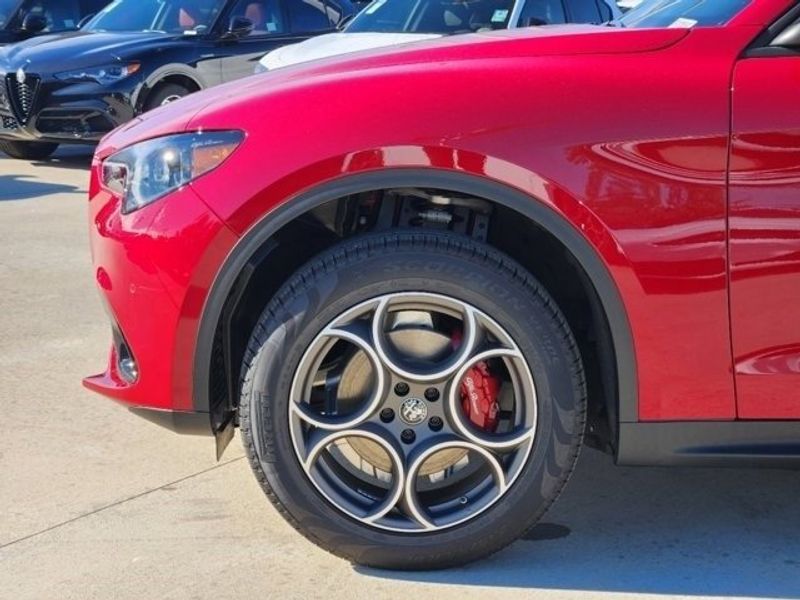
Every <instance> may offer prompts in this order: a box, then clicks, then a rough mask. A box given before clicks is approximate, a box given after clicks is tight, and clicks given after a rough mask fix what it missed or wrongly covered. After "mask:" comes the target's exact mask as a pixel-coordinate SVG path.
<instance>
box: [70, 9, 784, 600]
mask: <svg viewBox="0 0 800 600" xmlns="http://www.w3.org/2000/svg"><path fill="white" fill-rule="evenodd" d="M611 25H615V26H603V27H594V26H581V27H575V26H561V27H558V26H557V27H535V28H528V29H525V30H517V31H497V32H492V33H487V34H481V35H465V36H452V37H450V38H448V39H446V40H438V41H436V42H432V43H426V42H422V43H420V44H414V45H412V46H405V47H403V48H392V49H390V50H384V51H381V52H377V53H373V54H366V55H359V56H349V57H340V58H338V59H333V60H329V61H323V62H321V63H316V64H307V65H300V66H297V67H294V68H291V69H283V70H279V71H276V72H274V73H267V74H265V75H264V76H262V77H254V78H250V79H249V80H247V81H246V82H243V83H237V84H236V85H231V86H223V87H221V88H220V89H219V90H211V91H209V92H204V93H203V94H200V95H198V96H196V97H194V98H187V99H186V100H183V101H181V102H180V103H179V104H176V105H174V106H168V107H166V108H164V109H163V110H160V111H159V112H158V115H157V118H156V117H155V116H153V117H152V118H151V119H148V118H147V117H146V116H145V117H143V118H142V120H141V121H140V122H137V123H135V124H133V125H132V126H129V127H127V128H122V129H120V130H118V131H117V132H115V133H114V134H112V135H111V136H109V137H108V138H107V139H106V140H104V142H103V144H102V145H101V146H100V147H99V148H98V150H97V153H96V155H95V160H94V164H93V168H92V178H91V185H90V202H89V211H90V223H91V233H90V235H91V244H92V256H93V260H94V273H95V276H96V280H97V285H98V288H99V290H100V291H101V293H102V295H103V297H104V298H105V301H106V304H107V305H108V307H109V310H108V315H110V318H111V320H112V323H113V325H112V331H113V335H112V342H111V344H110V352H109V356H108V360H107V363H106V369H105V371H104V372H103V373H102V374H100V375H97V376H95V377H91V378H89V379H87V380H86V382H85V383H86V385H87V386H88V387H90V388H91V389H93V390H96V391H98V392H100V393H102V394H105V395H106V396H108V397H110V398H113V399H115V400H117V401H119V402H120V403H122V404H123V405H127V406H129V407H130V408H131V409H132V410H134V411H135V412H136V413H137V414H140V415H142V416H146V417H147V418H149V419H151V420H152V421H155V422H158V423H161V424H163V425H166V426H168V427H173V428H177V429H180V430H183V431H186V432H195V433H196V432H203V431H204V432H205V433H208V434H211V433H213V434H214V435H215V436H216V441H217V448H218V451H221V450H222V449H224V447H225V445H226V444H227V443H228V442H229V441H230V439H231V437H232V436H233V432H234V429H235V428H236V427H237V426H239V427H241V433H242V439H243V441H244V445H245V450H246V452H247V455H248V457H249V460H250V464H251V466H252V468H253V470H254V473H255V475H256V477H257V479H258V481H259V483H260V484H261V485H262V487H263V488H264V490H265V492H266V494H267V496H268V497H269V499H270V500H271V501H272V502H273V503H274V504H275V505H276V506H277V507H278V509H279V511H280V514H281V515H282V516H283V517H285V518H286V519H287V520H288V521H289V522H290V523H291V524H292V525H293V526H294V527H295V528H297V529H298V530H299V531H301V532H303V533H304V534H305V535H306V536H307V537H308V538H309V539H310V540H312V541H314V542H316V543H317V544H319V545H320V546H322V547H324V548H327V549H328V550H330V551H332V552H334V553H335V554H337V555H338V556H341V557H344V558H347V559H348V560H351V561H354V562H357V563H362V564H366V565H371V566H375V567H388V568H402V569H410V568H414V569H432V568H440V567H447V566H452V565H455V564H460V563H463V562H465V561H468V560H473V559H476V558H479V557H482V556H486V555H488V554H491V553H492V552H495V551H496V550H498V549H500V548H502V547H503V546H505V545H506V544H508V543H510V542H511V541H513V540H514V539H516V538H517V537H518V536H520V535H522V534H523V533H524V532H525V531H527V530H528V529H529V528H530V527H532V526H533V525H534V524H535V523H536V522H537V521H538V520H539V519H540V518H541V517H542V515H543V514H544V513H545V511H546V510H547V509H548V507H549V506H550V505H551V503H552V502H553V501H555V500H556V498H557V497H558V495H559V493H560V492H561V490H562V489H563V488H564V486H565V484H566V483H567V480H568V479H569V477H570V474H571V472H572V470H573V468H574V466H575V463H576V460H577V456H578V453H579V451H580V448H581V446H582V444H584V443H587V444H591V445H592V446H595V447H597V448H601V449H603V450H605V451H606V452H608V453H609V454H611V455H613V456H614V458H615V460H616V461H617V462H618V463H620V464H626V465H643V464H648V465H695V466H696V465H706V466H710V465H715V466H721V465H739V466H742V465H747V466H784V467H788V466H795V467H797V466H800V394H799V393H798V391H799V390H800V368H799V367H798V365H800V321H798V318H797V316H798V314H797V313H798V308H797V306H798V298H800V227H799V226H798V223H799V222H800V110H798V106H799V105H800V85H798V77H797V74H798V73H799V72H800V3H798V2H797V1H796V0H650V1H649V2H647V3H645V4H644V5H642V6H641V7H639V8H634V9H632V10H631V11H629V12H628V13H627V14H626V15H625V16H623V17H622V18H621V20H620V21H619V22H616V23H612V24H611ZM632 94H633V96H632ZM621 106H625V107H626V108H625V110H624V111H622V112H621V111H620V107H621ZM698 482H700V478H698ZM700 483H701V485H702V482H700ZM702 493H703V490H702V489H698V494H702ZM583 501H584V502H585V503H586V504H587V506H588V505H591V503H592V502H593V501H594V499H593V498H592V497H591V495H589V496H587V497H586V498H583ZM665 501H669V500H668V499H667V500H665ZM764 502H765V503H768V502H769V498H767V497H765V498H764ZM253 518H258V517H256V516H254V517H253ZM624 518H625V515H624V514H623V515H621V514H617V515H607V519H604V518H603V517H599V521H600V522H602V523H604V525H601V526H606V527H613V526H614V525H613V524H614V522H615V520H618V519H624ZM658 518H659V515H658V514H654V515H653V520H654V522H655V521H657V520H658ZM732 525H738V524H732ZM209 543H216V542H214V541H210V542H209ZM544 552H545V549H543V550H542V552H537V554H539V555H541V554H542V553H544ZM532 560H536V556H532ZM582 566H583V565H580V564H576V565H575V568H576V569H580V568H582ZM631 568H634V569H635V564H632V567H631ZM489 595H491V594H489Z"/></svg>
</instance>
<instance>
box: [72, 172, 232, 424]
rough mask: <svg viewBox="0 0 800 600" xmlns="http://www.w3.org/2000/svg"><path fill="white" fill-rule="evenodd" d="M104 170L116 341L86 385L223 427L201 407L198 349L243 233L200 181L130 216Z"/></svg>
mask: <svg viewBox="0 0 800 600" xmlns="http://www.w3.org/2000/svg"><path fill="white" fill-rule="evenodd" d="M98 175H99V162H98V161H97V160H95V163H94V164H93V166H92V182H91V186H90V203H89V222H90V241H91V249H92V260H93V265H94V272H95V280H96V283H97V285H98V287H99V289H100V293H101V295H102V297H103V299H104V303H105V305H106V307H107V309H108V313H109V316H110V319H111V322H112V332H113V335H112V338H113V341H112V344H111V349H110V352H109V358H108V363H107V366H106V369H105V371H104V372H103V373H101V374H98V375H95V376H93V377H88V378H86V379H85V380H84V385H85V386H86V387H87V388H89V389H91V390H93V391H95V392H98V393H100V394H103V395H104V396H107V397H109V398H112V399H113V400H115V401H117V402H120V403H121V404H123V405H125V406H127V407H128V408H130V409H131V410H133V411H134V412H136V413H137V414H139V415H141V416H144V417H146V418H148V420H150V421H153V422H156V423H158V424H160V425H164V426H166V427H169V428H170V429H173V430H177V431H180V432H182V433H205V434H211V433H214V432H212V430H211V422H210V417H209V415H208V414H207V413H205V414H203V413H197V412H196V411H195V409H194V405H193V404H194V403H193V390H192V372H193V358H194V350H195V345H196V339H197V331H198V327H199V319H200V316H201V313H202V309H203V306H204V303H205V299H206V296H207V294H208V290H209V288H210V286H211V284H212V282H213V278H214V276H215V275H216V271H217V269H218V267H219V264H221V263H222V261H223V260H224V257H225V256H226V255H227V253H228V251H229V250H230V248H232V247H233V245H234V244H235V243H236V241H237V240H238V238H237V237H236V236H235V235H234V234H233V233H232V232H231V231H230V230H229V229H228V228H227V227H226V226H225V225H224V224H223V223H222V222H221V221H220V220H219V219H218V218H217V217H216V216H215V215H214V214H213V213H212V212H211V211H210V210H209V209H208V207H207V206H206V204H205V203H204V202H203V201H202V200H201V199H200V198H199V196H198V195H197V194H196V192H195V191H194V190H193V189H192V187H191V185H189V186H186V187H184V188H182V189H181V190H179V191H176V192H174V193H173V194H170V195H169V196H168V197H166V198H163V199H161V200H159V201H158V202H155V203H154V204H152V205H150V206H147V207H145V208H143V209H141V210H139V211H136V212H133V213H131V214H127V215H124V214H122V212H121V210H120V202H121V201H120V199H119V198H117V197H115V196H114V195H112V194H110V193H109V192H107V191H106V190H104V189H102V188H101V187H100V186H99V184H98V181H99V179H98ZM154 223H156V224H157V227H152V225H153V224H154ZM125 360H132V361H133V368H132V366H131V363H130V362H128V363H126V362H124V361H125Z"/></svg>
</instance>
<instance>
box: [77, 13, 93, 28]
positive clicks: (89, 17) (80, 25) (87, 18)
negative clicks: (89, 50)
mask: <svg viewBox="0 0 800 600" xmlns="http://www.w3.org/2000/svg"><path fill="white" fill-rule="evenodd" d="M94 15H95V13H92V14H90V15H86V16H85V17H83V18H82V19H81V20H80V21H78V29H83V26H84V25H86V24H87V23H88V22H89V21H91V20H92V19H94Z"/></svg>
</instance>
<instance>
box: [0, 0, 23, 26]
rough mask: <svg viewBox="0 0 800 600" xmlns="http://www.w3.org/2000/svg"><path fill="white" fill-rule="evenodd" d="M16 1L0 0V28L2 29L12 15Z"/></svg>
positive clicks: (17, 0) (17, 1)
mask: <svg viewBox="0 0 800 600" xmlns="http://www.w3.org/2000/svg"><path fill="white" fill-rule="evenodd" d="M18 3H19V0H0V29H3V28H4V27H5V26H6V25H7V24H8V22H9V21H10V20H11V17H13V16H14V9H16V8H17V4H18Z"/></svg>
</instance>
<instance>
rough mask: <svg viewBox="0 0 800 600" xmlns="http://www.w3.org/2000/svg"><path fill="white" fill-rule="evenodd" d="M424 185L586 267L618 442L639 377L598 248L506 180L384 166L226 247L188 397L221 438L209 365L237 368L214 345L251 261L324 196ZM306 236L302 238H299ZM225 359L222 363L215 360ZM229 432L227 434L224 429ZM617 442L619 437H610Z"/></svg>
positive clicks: (334, 185) (269, 218) (285, 207)
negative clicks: (496, 214) (610, 372)
mask: <svg viewBox="0 0 800 600" xmlns="http://www.w3.org/2000/svg"><path fill="white" fill-rule="evenodd" d="M410 186H414V187H429V188H438V189H444V190H449V191H452V192H461V193H465V194H471V195H474V196H479V197H481V198H485V199H487V200H489V201H491V202H493V203H495V204H497V205H498V206H502V207H504V208H507V209H509V210H510V211H513V212H514V213H517V214H519V215H521V216H522V217H524V219H525V220H526V221H528V222H530V223H532V224H534V225H536V226H537V227H538V228H540V229H542V230H544V231H545V232H547V233H549V234H550V235H551V236H553V237H554V238H555V239H556V240H557V241H558V242H560V243H561V244H562V245H563V246H564V247H565V248H566V250H567V251H568V252H569V254H571V256H572V257H573V258H574V260H575V262H576V263H577V265H578V266H579V268H580V270H581V271H582V272H583V273H584V274H585V277H586V280H587V282H588V283H589V284H590V286H591V287H592V289H593V290H594V293H595V294H596V297H597V301H598V302H597V305H598V306H596V307H592V311H593V312H594V311H595V310H600V311H602V313H603V314H602V317H603V318H604V320H605V323H606V324H607V326H608V330H609V337H610V341H611V348H610V350H611V351H612V352H613V355H614V357H613V361H614V367H615V376H616V381H615V388H616V389H615V390H612V391H610V393H611V395H612V396H614V398H612V400H613V399H616V400H617V404H616V406H613V407H609V408H610V409H611V412H610V413H609V417H610V419H611V420H613V422H612V423H611V425H612V428H613V429H614V430H613V431H612V432H611V434H612V435H613V439H614V441H615V442H616V437H617V435H618V426H619V423H621V422H635V421H637V418H638V378H637V369H636V357H635V350H634V344H633V336H632V332H631V327H630V323H629V320H628V316H627V312H626V310H625V307H624V302H623V300H622V296H621V294H620V292H619V289H618V287H617V285H616V283H615V281H614V278H613V277H612V275H611V273H610V271H609V269H608V267H607V266H606V263H605V262H604V260H603V259H602V258H601V256H600V254H599V252H598V251H597V250H596V249H595V247H594V246H593V245H592V244H591V243H590V242H589V240H588V239H587V238H586V237H585V236H584V235H583V234H582V233H581V231H580V230H579V229H578V228H577V227H576V226H575V225H573V224H572V223H571V222H570V221H569V220H568V219H567V218H566V217H564V216H562V215H561V214H559V213H558V212H557V211H556V210H554V209H553V208H551V207H550V206H548V205H547V204H545V203H544V202H541V201H538V200H537V199H536V198H535V197H533V196H531V195H529V194H526V193H524V192H522V191H520V190H518V189H515V188H512V187H510V186H508V185H506V184H503V183H499V182H496V181H493V180H489V179H486V178H484V177H478V176H475V175H469V174H466V173H460V172H454V171H444V170H438V169H431V168H423V169H414V168H398V169H383V170H379V171H372V172H367V173H361V174H354V175H349V176H346V177H343V178H340V179H337V180H334V181H332V182H328V183H324V184H321V185H319V186H318V187H315V188H313V189H310V190H308V191H305V192H303V193H301V194H300V195H298V196H296V197H295V198H293V199H291V200H289V201H287V202H285V203H284V204H282V205H281V206H280V207H278V208H276V209H275V210H273V211H271V212H270V213H268V214H267V215H266V216H264V217H262V218H261V219H260V220H259V221H258V222H256V223H255V224H254V225H253V226H252V227H250V229H249V230H248V231H247V233H246V234H245V235H244V236H243V237H242V238H241V240H240V241H239V242H238V244H237V245H236V246H235V247H234V248H233V250H232V251H231V252H230V253H229V255H228V257H227V258H226V260H225V262H224V263H223V265H222V267H221V268H220V269H219V271H218V273H217V276H216V278H215V280H214V282H213V284H212V286H211V289H210V291H209V294H208V297H207V298H206V302H205V305H204V307H203V310H202V314H201V318H200V325H199V329H198V334H197V343H196V345H195V352H194V357H193V382H192V384H193V385H192V389H193V403H194V409H195V410H196V411H198V412H208V413H211V420H212V428H213V429H214V431H215V433H217V435H218V439H219V438H220V437H222V434H221V431H222V430H224V429H228V428H227V427H226V425H228V424H229V423H228V422H227V421H228V419H226V418H225V415H220V414H217V415H215V410H214V409H215V407H214V405H213V402H212V390H211V382H212V378H211V375H212V370H213V369H215V368H223V369H226V370H227V372H228V373H234V374H235V375H236V377H235V380H236V381H235V385H238V371H237V370H236V366H235V364H229V365H225V363H224V360H225V357H224V356H222V357H220V356H215V347H216V348H219V347H220V346H219V344H220V343H222V344H223V349H224V344H225V343H227V342H228V340H219V339H217V336H218V335H219V331H220V325H221V324H222V323H223V320H224V319H226V318H227V316H226V310H227V309H226V306H230V303H231V301H232V300H233V302H234V304H235V303H236V302H237V301H238V297H241V295H243V293H244V288H245V287H246V286H247V283H248V281H249V277H250V276H251V275H252V273H253V270H254V265H257V264H260V263H261V262H262V261H264V260H268V259H270V258H273V257H274V256H275V254H276V253H277V252H278V251H279V243H278V242H277V241H276V235H277V234H278V233H279V232H280V231H282V230H283V229H284V228H286V227H287V226H289V225H290V224H292V223H294V222H296V221H297V219H298V218H299V217H300V216H302V215H304V214H306V213H308V212H309V211H312V210H314V209H315V208H319V207H321V206H323V205H324V204H326V203H329V202H331V201H334V200H337V199H340V198H342V197H345V196H350V195H353V194H359V193H365V192H369V191H374V190H381V189H384V190H385V189H393V188H404V187H410ZM304 241H306V240H304ZM220 361H223V362H220ZM228 384H229V390H228V393H229V394H234V393H235V389H234V387H233V384H234V382H232V381H229V382H228ZM225 437H227V436H225ZM615 446H616V443H615Z"/></svg>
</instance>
